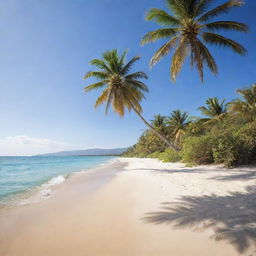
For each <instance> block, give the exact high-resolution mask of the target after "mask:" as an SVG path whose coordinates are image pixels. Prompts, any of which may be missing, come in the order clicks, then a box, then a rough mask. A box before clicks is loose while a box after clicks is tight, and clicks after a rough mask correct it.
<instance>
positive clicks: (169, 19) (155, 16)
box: [145, 8, 180, 26]
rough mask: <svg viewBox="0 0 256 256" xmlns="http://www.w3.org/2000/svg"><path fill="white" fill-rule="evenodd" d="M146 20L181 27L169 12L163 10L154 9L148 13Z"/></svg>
mask: <svg viewBox="0 0 256 256" xmlns="http://www.w3.org/2000/svg"><path fill="white" fill-rule="evenodd" d="M145 19H146V20H148V21H151V20H155V21H156V22H157V23H158V24H160V25H164V26H167V25H172V26H173V25H179V24H180V21H179V20H178V19H176V18H175V17H173V16H171V15H169V14H168V13H167V12H165V11H164V10H161V9H157V8H152V9H150V10H149V11H148V13H147V14H146V17H145Z"/></svg>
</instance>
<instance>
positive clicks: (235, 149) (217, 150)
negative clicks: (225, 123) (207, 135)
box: [212, 133, 241, 167]
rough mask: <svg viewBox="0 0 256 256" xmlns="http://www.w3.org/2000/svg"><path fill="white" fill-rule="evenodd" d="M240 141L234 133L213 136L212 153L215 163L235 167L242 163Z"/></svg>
mask: <svg viewBox="0 0 256 256" xmlns="http://www.w3.org/2000/svg"><path fill="white" fill-rule="evenodd" d="M240 148H241V145H240V141H239V139H238V138H237V136H234V135H233V134H232V133H223V134H222V135H217V136H213V138H212V152H213V159H214V163H216V164H224V165H225V166H226V167H233V166H235V165H236V164H237V163H238V162H240V159H239V158H240Z"/></svg>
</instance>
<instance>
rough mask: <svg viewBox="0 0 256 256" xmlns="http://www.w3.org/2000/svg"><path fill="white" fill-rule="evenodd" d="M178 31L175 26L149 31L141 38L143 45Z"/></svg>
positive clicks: (168, 36) (170, 35)
mask: <svg viewBox="0 0 256 256" xmlns="http://www.w3.org/2000/svg"><path fill="white" fill-rule="evenodd" d="M176 33H177V29H175V28H161V29H158V30H154V31H150V32H148V33H147V34H146V35H145V36H144V37H143V38H142V40H141V45H144V44H147V43H152V42H155V41H157V40H160V39H164V38H170V37H172V36H174V35H175V34H176Z"/></svg>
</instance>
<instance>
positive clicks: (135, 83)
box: [126, 79, 149, 92]
mask: <svg viewBox="0 0 256 256" xmlns="http://www.w3.org/2000/svg"><path fill="white" fill-rule="evenodd" d="M126 83H128V84H129V85H133V86H134V87H136V88H138V89H140V90H142V91H145V92H148V91H149V90H148V87H147V86H146V85H145V84H144V83H143V82H141V81H139V80H134V79H126Z"/></svg>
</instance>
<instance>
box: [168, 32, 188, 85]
mask: <svg viewBox="0 0 256 256" xmlns="http://www.w3.org/2000/svg"><path fill="white" fill-rule="evenodd" d="M187 54H188V46H187V39H186V38H185V37H183V38H182V39H181V41H180V43H179V45H178V47H177V49H176V51H175V53H174V54H173V57H172V63H171V78H172V80H173V81H175V80H176V76H177V74H178V73H179V72H180V70H181V67H182V65H183V63H184V61H185V59H186V57H187Z"/></svg>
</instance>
